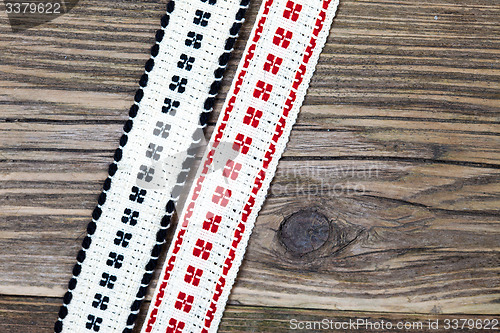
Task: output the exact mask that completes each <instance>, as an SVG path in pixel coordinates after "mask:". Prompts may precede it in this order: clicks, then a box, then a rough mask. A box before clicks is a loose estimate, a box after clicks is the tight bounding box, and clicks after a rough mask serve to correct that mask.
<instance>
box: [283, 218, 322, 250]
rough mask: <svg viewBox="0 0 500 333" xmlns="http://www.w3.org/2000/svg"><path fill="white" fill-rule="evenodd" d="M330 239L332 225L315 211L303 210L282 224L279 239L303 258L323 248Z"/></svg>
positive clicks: (288, 248)
mask: <svg viewBox="0 0 500 333" xmlns="http://www.w3.org/2000/svg"><path fill="white" fill-rule="evenodd" d="M329 237H330V223H329V221H328V219H327V218H326V216H325V215H323V214H321V213H318V212H317V211H315V210H310V209H309V210H301V211H298V212H296V213H293V214H292V215H291V216H289V217H288V218H285V219H284V220H283V222H281V225H280V228H279V230H278V239H279V240H280V242H281V244H282V245H283V246H284V247H285V248H286V249H287V251H289V252H291V253H292V254H293V255H296V256H303V255H305V254H308V253H310V252H313V251H315V250H317V249H319V248H320V247H321V246H323V245H324V244H325V243H326V242H327V240H328V238H329Z"/></svg>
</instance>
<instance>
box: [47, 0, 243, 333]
mask: <svg viewBox="0 0 500 333" xmlns="http://www.w3.org/2000/svg"><path fill="white" fill-rule="evenodd" d="M247 6H248V0H224V1H222V0H179V1H170V2H169V3H168V4H167V14H166V15H165V16H163V18H162V20H161V26H162V27H161V29H160V30H158V32H157V33H156V44H155V45H154V46H153V48H152V49H151V58H150V59H149V60H148V62H147V63H146V71H145V73H144V75H143V76H142V77H141V80H140V86H141V88H140V89H139V90H138V91H137V93H136V95H135V103H134V105H133V106H132V108H131V109H130V118H129V120H128V121H127V123H126V124H125V127H124V132H125V133H124V134H123V136H122V138H121V139H120V148H118V149H117V151H116V153H115V162H114V163H112V164H111V165H110V169H109V175H110V176H109V177H108V179H107V180H106V181H105V183H104V191H103V192H102V194H101V195H100V196H99V201H98V206H97V207H96V209H95V210H94V212H93V215H92V217H93V219H92V221H91V222H90V223H89V225H88V229H87V230H88V235H87V236H86V237H85V239H84V241H83V245H82V249H81V250H80V252H79V253H78V257H77V261H78V262H77V264H76V265H75V267H74V269H73V277H72V278H71V280H70V282H69V288H68V289H69V290H68V292H67V293H66V294H65V296H64V304H63V306H62V307H61V309H60V311H59V319H58V321H57V322H56V324H55V331H56V332H68V333H80V332H105V333H111V332H124V333H126V332H131V330H132V327H133V325H134V321H135V318H136V316H137V313H138V312H139V308H140V305H141V301H142V300H143V299H144V297H145V294H146V288H147V286H148V284H149V281H150V280H151V276H152V273H153V269H154V267H155V263H156V261H157V259H158V256H159V254H160V250H161V244H162V243H164V240H165V235H166V229H167V228H168V227H169V225H170V217H171V216H172V214H173V213H174V206H175V202H176V201H177V199H178V197H179V193H180V189H181V188H182V185H183V184H184V183H185V180H186V177H187V174H188V171H189V166H190V162H191V161H192V160H193V158H194V154H193V149H192V147H193V146H194V145H196V143H197V142H199V141H200V140H201V139H202V138H203V133H202V128H203V127H205V125H206V122H207V119H208V117H207V114H208V112H210V111H211V109H212V106H213V101H214V98H215V95H216V93H217V91H218V88H219V85H220V81H221V80H222V73H223V72H224V68H225V67H226V65H227V62H228V60H229V54H230V53H231V51H232V49H233V45H234V41H235V39H236V36H237V34H238V30H239V28H240V26H241V24H242V22H243V15H244V13H245V10H246V8H247ZM200 132H201V133H200Z"/></svg>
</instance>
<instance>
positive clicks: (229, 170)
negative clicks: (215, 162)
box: [222, 160, 241, 180]
mask: <svg viewBox="0 0 500 333" xmlns="http://www.w3.org/2000/svg"><path fill="white" fill-rule="evenodd" d="M240 170H241V163H235V162H234V161H233V160H227V163H226V166H225V167H224V170H222V175H223V176H224V177H226V178H231V179H232V180H236V178H238V175H239V171H240Z"/></svg>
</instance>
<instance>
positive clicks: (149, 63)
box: [144, 59, 155, 73]
mask: <svg viewBox="0 0 500 333" xmlns="http://www.w3.org/2000/svg"><path fill="white" fill-rule="evenodd" d="M154 66H155V61H154V60H153V59H149V60H148V61H146V65H145V66H144V69H145V70H146V72H148V73H149V72H151V71H152V70H153V67H154Z"/></svg>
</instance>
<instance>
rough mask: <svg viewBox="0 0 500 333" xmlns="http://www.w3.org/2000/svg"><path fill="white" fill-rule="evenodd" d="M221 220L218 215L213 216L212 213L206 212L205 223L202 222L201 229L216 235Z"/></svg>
mask: <svg viewBox="0 0 500 333" xmlns="http://www.w3.org/2000/svg"><path fill="white" fill-rule="evenodd" d="M221 220H222V217H221V216H220V215H214V213H212V212H208V213H207V217H206V218H205V221H203V229H204V230H210V231H211V232H213V233H216V232H217V230H218V229H219V224H220V222H221Z"/></svg>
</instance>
